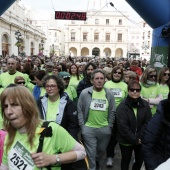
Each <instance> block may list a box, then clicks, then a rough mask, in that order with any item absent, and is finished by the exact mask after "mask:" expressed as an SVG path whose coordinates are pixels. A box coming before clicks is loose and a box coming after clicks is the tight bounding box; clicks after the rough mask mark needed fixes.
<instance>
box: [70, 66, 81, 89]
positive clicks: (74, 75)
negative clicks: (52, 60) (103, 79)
mask: <svg viewBox="0 0 170 170" xmlns="http://www.w3.org/2000/svg"><path fill="white" fill-rule="evenodd" d="M69 73H70V75H71V77H70V82H69V85H70V86H73V87H74V88H75V89H77V86H78V84H79V82H80V80H81V79H82V78H81V77H80V75H79V71H78V67H77V65H76V64H72V65H71V66H70V68H69Z"/></svg>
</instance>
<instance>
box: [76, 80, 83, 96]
mask: <svg viewBox="0 0 170 170" xmlns="http://www.w3.org/2000/svg"><path fill="white" fill-rule="evenodd" d="M82 90H84V87H83V80H81V81H80V82H79V84H78V86H77V97H78V98H79V96H80V93H81V92H82Z"/></svg>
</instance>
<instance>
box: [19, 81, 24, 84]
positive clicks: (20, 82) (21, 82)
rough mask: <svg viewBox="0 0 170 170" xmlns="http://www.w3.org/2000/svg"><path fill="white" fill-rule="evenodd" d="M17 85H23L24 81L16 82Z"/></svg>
mask: <svg viewBox="0 0 170 170" xmlns="http://www.w3.org/2000/svg"><path fill="white" fill-rule="evenodd" d="M17 84H25V81H18V82H17Z"/></svg>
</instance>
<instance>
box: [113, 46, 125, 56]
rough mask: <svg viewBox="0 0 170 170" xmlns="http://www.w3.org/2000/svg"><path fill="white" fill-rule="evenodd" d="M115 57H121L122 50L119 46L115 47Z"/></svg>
mask: <svg viewBox="0 0 170 170" xmlns="http://www.w3.org/2000/svg"><path fill="white" fill-rule="evenodd" d="M115 57H123V50H122V49H121V48H117V49H116V51H115Z"/></svg>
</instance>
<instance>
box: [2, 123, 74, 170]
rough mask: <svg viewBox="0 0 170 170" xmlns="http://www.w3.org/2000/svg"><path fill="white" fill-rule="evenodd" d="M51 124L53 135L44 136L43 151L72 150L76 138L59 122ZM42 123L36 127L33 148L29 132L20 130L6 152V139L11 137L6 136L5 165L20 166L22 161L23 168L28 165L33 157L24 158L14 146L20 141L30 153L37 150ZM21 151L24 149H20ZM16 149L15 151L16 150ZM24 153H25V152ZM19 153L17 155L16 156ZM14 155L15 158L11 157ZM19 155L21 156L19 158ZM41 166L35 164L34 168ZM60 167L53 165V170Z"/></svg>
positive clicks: (57, 169) (58, 169)
mask: <svg viewBox="0 0 170 170" xmlns="http://www.w3.org/2000/svg"><path fill="white" fill-rule="evenodd" d="M49 126H51V127H52V133H53V135H52V137H45V138H44V144H43V150H42V152H45V153H47V154H57V153H60V152H61V153H64V152H68V151H70V150H72V149H73V148H74V146H75V144H76V141H75V139H73V137H72V136H71V135H70V134H69V133H68V132H67V131H66V130H65V129H64V128H62V127H61V126H59V125H58V124H56V123H54V122H51V123H50V124H49ZM40 128H41V125H39V126H38V127H37V129H36V134H35V138H34V146H33V148H31V147H30V145H29V144H28V136H27V134H20V133H19V132H18V131H17V133H16V136H15V138H14V142H13V144H12V146H11V147H10V149H9V151H8V153H7V154H6V140H7V138H8V137H9V136H8V134H7V136H6V138H5V145H4V154H3V159H2V163H3V164H4V165H8V166H9V165H10V164H11V165H12V166H19V165H20V164H21V163H22V165H21V166H20V169H23V167H24V166H25V165H27V164H28V163H27V160H31V162H32V159H24V158H23V157H22V155H20V154H19V153H18V152H17V151H16V150H14V146H15V144H16V143H17V141H19V143H20V144H21V145H22V146H23V147H25V148H26V149H27V150H28V151H29V152H30V153H34V152H36V151H37V148H38V146H39V137H40V134H39V133H38V132H40ZM18 150H19V151H21V150H22V149H20V148H19V149H18ZM14 151H15V152H14ZM23 154H24V153H23ZM16 155H17V156H16ZM12 157H13V159H11V158H12ZM18 157H19V158H18ZM27 157H28V158H29V155H28V154H27ZM39 169H40V168H37V167H35V166H34V168H33V170H39ZM60 169H61V168H60V167H52V170H60ZM9 170H13V168H11V169H9ZM42 170H46V168H42Z"/></svg>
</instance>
